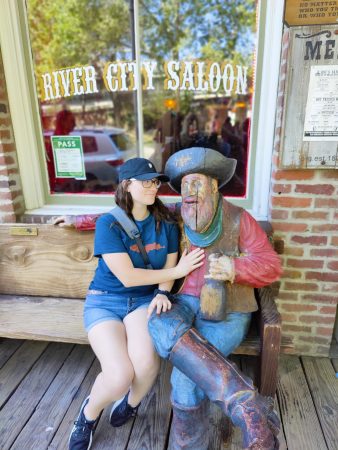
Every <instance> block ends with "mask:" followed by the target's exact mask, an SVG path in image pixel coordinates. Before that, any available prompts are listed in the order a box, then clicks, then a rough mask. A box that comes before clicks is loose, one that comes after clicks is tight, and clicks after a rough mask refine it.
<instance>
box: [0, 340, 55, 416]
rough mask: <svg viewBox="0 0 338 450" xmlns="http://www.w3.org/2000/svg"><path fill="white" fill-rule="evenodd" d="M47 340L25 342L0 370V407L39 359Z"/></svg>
mask: <svg viewBox="0 0 338 450" xmlns="http://www.w3.org/2000/svg"><path fill="white" fill-rule="evenodd" d="M47 345H48V342H25V343H24V344H23V345H22V346H21V347H20V348H19V349H18V350H17V351H16V352H15V353H14V355H13V356H12V357H11V358H10V359H9V360H8V361H7V363H6V364H5V365H4V366H3V367H2V369H1V370H0V407H1V406H2V405H3V404H4V403H5V402H6V401H7V399H8V398H9V397H10V396H11V395H12V393H13V392H14V390H15V389H16V387H17V386H18V385H19V383H20V382H21V380H22V379H23V378H24V377H25V376H26V374H27V373H28V372H29V371H30V369H31V367H32V366H33V365H34V363H35V361H36V360H37V359H39V357H40V356H41V354H42V353H43V351H44V350H45V348H46V347H47Z"/></svg>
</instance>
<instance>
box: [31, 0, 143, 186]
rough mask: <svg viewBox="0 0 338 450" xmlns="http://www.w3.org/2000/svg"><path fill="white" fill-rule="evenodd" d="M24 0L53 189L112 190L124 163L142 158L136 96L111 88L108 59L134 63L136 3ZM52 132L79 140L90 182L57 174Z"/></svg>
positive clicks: (113, 0)
mask: <svg viewBox="0 0 338 450" xmlns="http://www.w3.org/2000/svg"><path fill="white" fill-rule="evenodd" d="M26 4H27V17H28V26H29V33H30V42H31V47H32V53H33V62H34V70H35V79H36V83H37V90H38V97H39V109H40V116H41V123H42V128H43V135H44V144H45V156H46V161H47V169H48V178H49V187H50V192H51V193H54V194H57V193H96V194H97V193H99V192H112V191H113V190H114V189H115V187H116V183H117V178H118V171H119V167H120V165H121V164H122V163H123V161H124V160H125V159H127V158H129V157H132V156H136V148H137V145H136V93H135V91H132V90H129V89H127V90H124V91H123V90H119V91H110V90H108V89H107V88H106V86H105V82H107V81H105V77H104V75H105V71H107V68H108V67H109V63H110V62H114V61H116V60H120V61H126V60H128V61H132V60H133V52H134V50H133V47H134V46H133V44H132V31H131V30H132V24H133V12H132V10H131V9H130V4H129V2H127V1H125V0H95V1H93V0H67V1H66V2H65V1H64V0H27V1H26ZM53 136H80V137H81V141H82V148H83V160H84V167H85V175H84V177H81V178H85V179H75V178H72V177H71V178H67V177H62V176H56V171H55V158H54V157H55V153H54V152H53V148H52V141H51V138H52V137H53ZM69 154H70V153H69ZM76 157H78V154H76ZM71 163H72V161H70V160H67V161H66V164H68V165H70V164H71ZM60 164H61V162H60ZM57 175H59V174H57Z"/></svg>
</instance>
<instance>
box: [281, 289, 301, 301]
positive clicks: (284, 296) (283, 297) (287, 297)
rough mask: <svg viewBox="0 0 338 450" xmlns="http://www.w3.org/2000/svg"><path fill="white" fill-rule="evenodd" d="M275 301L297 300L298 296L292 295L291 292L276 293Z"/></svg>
mask: <svg viewBox="0 0 338 450" xmlns="http://www.w3.org/2000/svg"><path fill="white" fill-rule="evenodd" d="M277 299H280V300H297V299H298V294H292V293H291V292H280V291H279V292H278V296H277Z"/></svg>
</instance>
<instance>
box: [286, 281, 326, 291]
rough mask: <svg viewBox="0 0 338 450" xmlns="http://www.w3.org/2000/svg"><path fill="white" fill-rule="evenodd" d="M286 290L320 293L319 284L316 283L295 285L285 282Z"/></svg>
mask: <svg viewBox="0 0 338 450" xmlns="http://www.w3.org/2000/svg"><path fill="white" fill-rule="evenodd" d="M284 289H285V290H286V291H318V284H315V283H295V282H292V281H285V283H284Z"/></svg>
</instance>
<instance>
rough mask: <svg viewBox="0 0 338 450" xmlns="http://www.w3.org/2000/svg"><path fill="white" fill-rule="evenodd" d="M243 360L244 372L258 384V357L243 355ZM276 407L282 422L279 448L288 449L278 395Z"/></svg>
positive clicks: (281, 449)
mask: <svg viewBox="0 0 338 450" xmlns="http://www.w3.org/2000/svg"><path fill="white" fill-rule="evenodd" d="M241 360H242V369H243V372H244V373H245V374H246V375H248V376H249V377H250V378H251V379H252V380H253V382H254V384H255V385H256V386H257V384H258V377H259V364H258V363H259V361H258V358H254V357H252V356H242V358H241ZM274 408H275V411H276V413H277V416H278V418H279V420H280V422H281V428H280V432H279V434H278V440H279V450H287V445H286V440H285V436H284V430H283V421H282V416H281V412H280V408H279V404H278V399H277V396H276V397H275V403H274Z"/></svg>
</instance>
